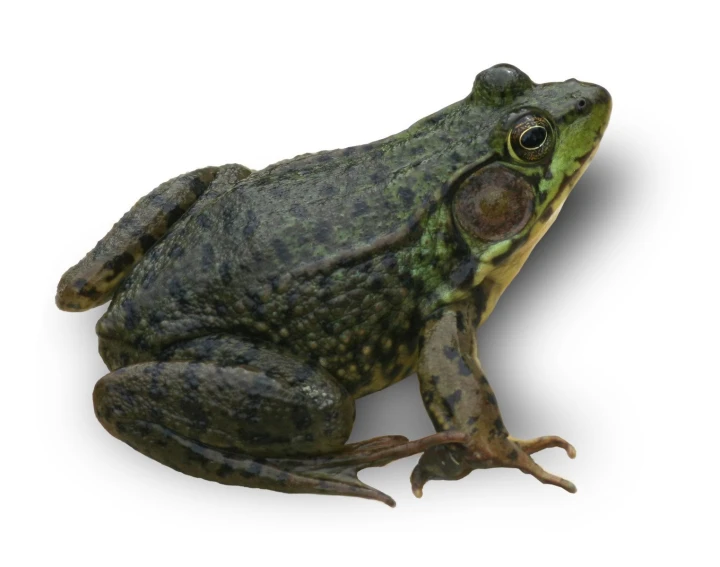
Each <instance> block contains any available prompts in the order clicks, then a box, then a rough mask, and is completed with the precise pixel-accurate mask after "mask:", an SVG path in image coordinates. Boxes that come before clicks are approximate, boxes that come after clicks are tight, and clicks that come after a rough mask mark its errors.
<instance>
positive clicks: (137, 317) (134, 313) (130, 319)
mask: <svg viewBox="0 0 720 567" xmlns="http://www.w3.org/2000/svg"><path fill="white" fill-rule="evenodd" d="M122 306H123V311H124V312H125V328H126V329H128V330H129V331H132V330H133V329H134V328H135V327H137V326H138V324H139V323H140V321H141V319H142V315H141V313H140V309H138V306H137V305H136V304H135V302H134V301H131V300H129V299H126V300H125V301H123V304H122Z"/></svg>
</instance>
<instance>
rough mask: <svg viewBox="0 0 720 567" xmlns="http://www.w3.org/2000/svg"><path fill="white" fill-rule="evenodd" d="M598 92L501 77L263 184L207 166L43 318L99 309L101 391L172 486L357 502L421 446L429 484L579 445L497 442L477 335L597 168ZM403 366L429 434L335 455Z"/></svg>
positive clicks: (97, 398)
mask: <svg viewBox="0 0 720 567" xmlns="http://www.w3.org/2000/svg"><path fill="white" fill-rule="evenodd" d="M610 108H611V100H610V95H609V94H608V92H607V91H606V90H605V89H603V88H602V87H599V86H597V85H593V84H590V83H582V82H579V81H576V80H574V79H571V80H569V81H565V82H560V83H546V84H535V83H533V82H532V81H531V80H530V79H529V78H528V76H527V75H525V74H524V73H523V72H521V71H520V70H519V69H517V68H515V67H512V66H510V65H497V66H495V67H492V68H490V69H488V70H486V71H483V72H482V73H480V74H479V75H478V76H477V77H476V79H475V82H474V85H473V89H472V91H471V93H470V95H469V96H467V97H466V98H465V99H463V100H461V101H459V102H457V103H455V104H452V105H450V106H448V107H446V108H444V109H442V110H440V111H438V112H436V113H435V114H433V115H431V116H428V117H427V118H424V119H423V120H420V121H419V122H417V123H416V124H414V125H412V126H411V127H410V128H408V129H407V130H405V131H403V132H400V133H399V134H396V135H394V136H391V137H389V138H386V139H383V140H379V141H377V142H373V143H370V144H366V145H363V146H357V147H352V148H346V149H343V150H334V151H328V152H320V153H318V154H306V155H302V156H298V157H296V158H293V159H291V160H286V161H283V162H279V163H277V164H274V165H271V166H269V167H267V168H265V169H263V170H260V171H251V170H249V169H248V168H246V167H244V166H241V165H234V164H231V165H226V166H221V167H207V168H204V169H200V170H197V171H194V172H191V173H188V174H185V175H182V176H180V177H178V178H175V179H173V180H170V181H168V182H166V183H164V184H162V185H160V186H159V187H158V188H157V189H155V190H154V191H152V192H151V193H150V194H148V195H147V196H146V197H144V198H143V199H141V200H140V201H139V202H138V203H137V204H136V205H135V206H134V207H133V208H132V209H131V210H130V211H129V212H128V213H126V215H125V216H124V217H123V218H122V219H121V220H120V221H119V222H118V223H117V224H116V225H115V226H114V227H113V228H112V229H111V231H110V232H109V233H108V235H107V236H106V237H105V238H103V239H102V240H101V241H100V242H99V243H98V244H97V245H96V247H95V248H94V249H93V250H92V251H91V252H90V253H88V255H87V256H86V257H85V258H84V259H83V260H81V261H80V262H79V263H78V264H77V265H76V266H74V267H73V268H71V269H70V270H68V271H67V272H66V273H65V275H63V277H62V278H61V280H60V283H59V285H58V292H57V296H56V303H57V305H58V306H59V307H60V308H61V309H64V310H67V311H82V310H85V309H89V308H91V307H95V306H97V305H100V304H102V303H104V302H106V301H108V300H112V301H111V304H110V306H109V308H108V310H107V312H106V313H105V314H104V315H103V317H102V318H101V319H100V321H99V322H98V324H97V328H96V330H97V333H98V336H99V338H100V354H101V356H102V357H103V360H104V361H105V363H106V364H107V366H108V367H109V369H110V373H109V374H107V375H106V376H105V377H103V378H102V379H100V381H99V382H98V383H97V385H96V387H95V391H94V395H93V399H94V404H95V412H96V415H97V417H98V419H99V420H100V422H101V423H102V425H103V426H104V427H105V428H106V429H107V430H108V431H109V432H110V433H111V434H112V435H114V436H115V437H117V438H119V439H121V440H123V441H125V442H126V443H128V444H129V445H130V446H132V447H133V448H135V449H137V450H138V451H140V452H142V453H144V454H145V455H147V456H149V457H151V458H153V459H155V460H157V461H159V462H161V463H163V464H165V465H168V466H170V467H173V468H175V469H177V470H179V471H181V472H184V473H186V474H190V475H193V476H197V477H200V478H205V479H208V480H214V481H217V482H221V483H225V484H234V485H242V486H250V487H258V488H267V489H271V490H277V491H282V492H310V493H318V494H338V495H347V496H358V497H363V498H370V499H375V500H379V501H382V502H385V503H386V504H389V505H394V501H393V500H392V499H391V498H390V497H389V496H387V495H385V494H383V493H381V492H379V491H377V490H375V489H374V488H372V487H370V486H367V485H366V484H364V483H363V482H361V481H360V480H358V478H357V473H358V471H359V470H362V469H363V468H365V467H370V466H382V465H384V464H387V463H389V462H391V461H393V460H396V459H399V458H402V457H406V456H409V455H413V454H417V453H422V456H421V458H420V462H419V463H418V465H417V466H416V467H415V470H414V471H413V473H412V478H411V481H412V487H413V492H414V493H415V495H416V496H421V495H422V488H423V486H424V484H425V483H426V482H427V481H428V480H433V479H440V480H457V479H460V478H462V477H464V476H466V475H467V474H468V473H469V472H471V471H472V470H475V469H481V468H490V467H512V468H516V469H519V470H521V471H522V472H525V473H527V474H531V475H533V476H534V477H536V478H537V479H538V480H540V481H541V482H544V483H548V484H554V485H557V486H560V487H562V488H564V489H566V490H568V491H570V492H574V491H575V487H574V485H573V484H572V483H570V482H569V481H567V480H565V479H562V478H559V477H557V476H555V475H553V474H550V473H548V472H546V471H545V470H543V469H542V468H541V467H540V466H539V465H538V464H537V463H535V461H534V460H533V459H532V458H531V455H532V454H533V453H535V452H537V451H539V450H542V449H545V448H548V447H562V448H564V449H565V450H566V451H567V453H568V454H569V455H570V456H571V457H572V456H574V454H575V450H574V448H573V447H572V446H571V445H570V444H569V443H567V442H566V441H565V440H563V439H562V438H560V437H555V436H546V437H539V438H536V439H530V440H521V439H517V438H514V437H512V436H511V435H509V433H508V431H507V430H506V428H505V426H504V424H503V421H502V418H501V415H500V410H499V408H498V403H497V400H496V398H495V395H494V394H493V391H492V388H491V386H490V383H489V381H488V379H487V378H486V376H485V373H484V372H483V370H482V368H481V365H480V361H479V359H478V355H477V344H476V338H475V333H476V329H477V327H478V326H479V325H481V324H482V323H483V322H484V320H485V319H486V318H487V317H488V315H489V314H490V313H491V312H492V310H493V308H494V306H495V304H496V302H497V300H498V299H499V297H500V295H501V294H502V293H503V291H504V290H505V288H506V287H507V285H508V284H509V283H510V281H511V280H512V279H513V278H514V277H515V275H516V274H517V272H518V271H519V270H520V268H521V267H522V265H523V264H524V262H525V260H526V259H527V257H528V255H529V254H530V252H531V251H532V249H533V248H534V246H535V244H536V243H537V242H538V241H539V240H540V238H542V236H543V235H544V234H545V231H546V230H547V229H548V228H549V226H550V225H551V224H552V223H553V221H554V220H555V218H556V217H557V214H558V212H559V210H560V207H561V206H562V204H563V203H564V201H565V199H566V198H567V195H568V194H569V192H570V191H571V189H572V188H573V186H574V185H575V183H576V182H577V180H578V179H579V177H580V176H581V175H582V173H583V172H584V171H585V168H586V167H587V166H588V164H589V163H590V161H591V159H592V157H593V156H594V154H595V152H596V150H597V147H598V144H599V142H600V139H601V137H602V134H603V132H604V130H605V128H606V126H607V123H608V120H609V116H610ZM413 372H417V375H418V379H419V383H420V390H421V394H422V399H423V403H424V405H425V408H426V410H427V413H428V415H429V416H430V419H431V421H432V423H433V425H434V427H435V429H436V431H437V433H435V434H434V435H430V436H427V437H425V438H422V439H419V440H416V441H409V440H408V439H406V438H405V437H401V436H397V435H389V436H383V437H377V438H374V439H370V440H368V441H362V442H358V443H352V444H346V441H347V439H348V438H349V436H350V432H351V429H352V426H353V421H354V417H355V399H357V398H360V397H362V396H364V395H367V394H369V393H372V392H375V391H378V390H381V389H383V388H385V387H387V386H389V385H391V384H393V383H395V382H397V381H399V380H401V379H403V378H405V377H406V376H408V375H410V374H412V373H413Z"/></svg>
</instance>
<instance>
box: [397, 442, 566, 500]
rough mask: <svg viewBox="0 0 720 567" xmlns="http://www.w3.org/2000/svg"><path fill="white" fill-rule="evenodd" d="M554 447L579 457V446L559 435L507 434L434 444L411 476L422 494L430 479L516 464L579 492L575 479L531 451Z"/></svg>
mask: <svg viewBox="0 0 720 567" xmlns="http://www.w3.org/2000/svg"><path fill="white" fill-rule="evenodd" d="M551 447H560V448H562V449H565V451H566V453H567V455H568V457H570V458H571V459H574V458H575V455H576V452H575V448H574V447H573V446H572V445H571V444H570V443H568V442H567V441H565V440H564V439H562V438H561V437H557V436H545V437H537V438H535V439H529V440H521V439H515V438H513V437H504V438H500V439H496V440H493V441H492V442H483V443H478V442H471V443H469V444H468V445H466V446H463V447H460V446H441V447H434V448H432V449H430V450H429V451H427V452H425V454H424V455H423V456H422V457H421V458H420V462H419V463H418V464H417V466H416V467H415V469H414V470H413V472H412V475H411V477H410V480H411V483H412V490H413V494H415V496H417V497H418V498H420V497H421V496H422V489H423V486H424V485H425V483H426V482H427V481H429V480H459V479H461V478H463V477H465V476H467V475H468V474H469V473H470V472H472V471H473V470H475V469H489V468H496V467H508V468H516V469H519V470H521V471H522V472H524V473H525V474H529V475H532V476H534V477H535V478H536V479H538V480H539V481H540V482H542V483H544V484H552V485H555V486H559V487H560V488H563V489H565V490H567V491H568V492H571V493H574V492H576V491H577V489H576V488H575V485H574V484H573V483H572V482H570V481H569V480H566V479H564V478H561V477H559V476H557V475H554V474H551V473H549V472H547V471H545V469H543V468H542V467H541V466H540V465H538V464H537V463H536V462H535V461H534V460H533V459H532V458H530V455H531V454H533V453H537V452H538V451H542V450H543V449H548V448H551Z"/></svg>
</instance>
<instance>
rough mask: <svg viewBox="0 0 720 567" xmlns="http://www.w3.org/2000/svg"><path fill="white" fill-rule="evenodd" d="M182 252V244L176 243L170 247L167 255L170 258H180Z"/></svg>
mask: <svg viewBox="0 0 720 567" xmlns="http://www.w3.org/2000/svg"><path fill="white" fill-rule="evenodd" d="M184 254H185V249H184V248H183V247H182V246H180V245H178V244H176V245H175V246H173V247H172V248H171V249H170V252H169V253H168V256H170V258H181V257H182V256H183V255H184Z"/></svg>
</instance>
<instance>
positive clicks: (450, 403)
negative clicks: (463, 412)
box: [443, 390, 462, 415]
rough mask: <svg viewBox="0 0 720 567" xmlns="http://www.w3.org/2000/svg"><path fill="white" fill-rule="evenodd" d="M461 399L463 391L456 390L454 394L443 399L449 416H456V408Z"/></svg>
mask: <svg viewBox="0 0 720 567" xmlns="http://www.w3.org/2000/svg"><path fill="white" fill-rule="evenodd" d="M461 399H462V390H455V391H454V392H453V393H452V394H450V395H449V396H445V397H444V398H443V405H444V406H445V409H446V410H447V412H448V414H449V415H454V414H455V406H457V404H458V403H459V402H460V400H461Z"/></svg>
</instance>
